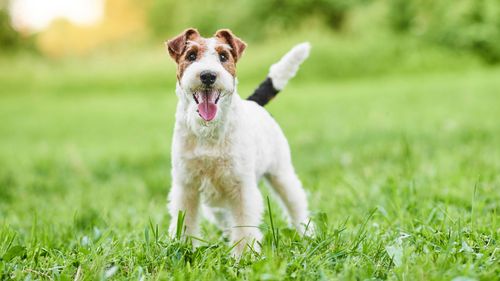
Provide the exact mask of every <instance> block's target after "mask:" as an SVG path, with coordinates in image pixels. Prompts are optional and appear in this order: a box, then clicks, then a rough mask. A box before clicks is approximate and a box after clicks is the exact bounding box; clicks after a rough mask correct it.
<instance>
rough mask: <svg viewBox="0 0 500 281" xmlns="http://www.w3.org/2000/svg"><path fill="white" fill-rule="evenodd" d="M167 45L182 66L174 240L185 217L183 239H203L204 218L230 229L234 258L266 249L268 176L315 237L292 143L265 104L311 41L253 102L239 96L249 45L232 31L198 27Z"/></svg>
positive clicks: (297, 221) (299, 224) (284, 62)
mask: <svg viewBox="0 0 500 281" xmlns="http://www.w3.org/2000/svg"><path fill="white" fill-rule="evenodd" d="M165 44H166V47H167V49H168V52H169V54H170V56H171V57H172V58H173V59H174V60H175V62H176V63H177V84H176V94H177V96H178V103H177V111H176V113H175V117H176V121H175V128H174V135H173V141H172V187H171V190H170V194H169V203H168V209H169V212H170V216H171V222H170V228H169V233H170V235H172V236H174V235H175V234H176V233H177V231H178V230H177V220H178V215H179V214H180V212H182V213H183V214H184V229H183V235H188V236H196V235H197V231H198V219H199V215H200V213H202V214H203V215H204V217H206V218H207V219H208V220H210V221H212V222H214V223H215V224H216V225H218V226H219V227H220V228H221V229H223V230H224V231H227V232H229V236H230V240H231V243H233V244H234V245H235V247H234V248H233V254H234V255H236V256H240V255H241V254H242V253H243V252H244V250H245V248H246V247H247V246H253V249H254V250H257V251H258V250H259V249H260V241H261V239H262V233H261V231H260V230H259V225H260V223H261V221H262V215H263V212H264V202H263V198H262V195H261V193H260V191H259V188H258V183H259V180H260V179H261V178H265V179H266V180H267V181H268V183H269V184H270V186H271V187H272V190H273V191H274V192H275V193H276V194H277V195H278V196H279V198H280V199H281V200H280V201H281V202H282V203H283V206H284V207H285V209H286V213H287V214H288V217H289V219H290V221H291V222H292V224H293V225H294V226H295V227H296V228H297V230H298V231H299V232H300V233H301V234H304V233H305V234H310V233H311V232H312V226H309V223H310V220H309V212H308V207H307V198H306V193H305V192H304V189H303V188H302V184H301V182H300V180H299V178H298V177H297V175H296V173H295V171H294V168H293V165H292V161H291V156H290V148H289V145H288V142H287V140H286V138H285V135H284V134H283V132H282V130H281V129H280V127H279V125H278V124H277V123H276V121H275V120H274V119H273V118H272V117H271V115H270V114H269V113H268V112H267V111H266V110H265V109H264V107H263V106H264V105H265V104H266V103H267V102H269V100H270V99H271V98H273V97H274V96H275V95H276V94H277V93H278V92H279V91H280V90H282V89H283V88H284V87H285V85H286V84H287V82H288V80H289V79H290V78H292V77H293V76H295V73H296V72H297V70H298V67H299V65H300V64H301V63H302V62H303V61H304V60H305V59H306V58H307V56H308V55H309V49H310V46H309V44H308V43H302V44H299V45H297V46H295V47H294V48H293V49H292V50H291V51H289V52H288V53H287V54H286V55H285V56H283V58H281V60H280V61H279V62H277V63H275V64H274V65H272V66H271V68H270V71H269V74H268V77H267V79H266V80H265V81H264V82H263V83H262V84H261V85H260V86H259V87H258V88H257V90H255V92H254V93H253V94H252V95H251V96H250V97H248V99H247V100H244V99H242V98H241V97H240V96H239V95H238V93H237V91H236V85H237V78H236V63H237V62H238V61H239V59H240V58H241V55H242V54H243V51H244V50H245V48H246V46H247V45H246V44H245V42H243V41H242V40H241V39H239V38H238V37H236V36H235V35H233V34H232V32H231V31H230V30H227V29H222V30H219V31H217V32H216V33H215V35H214V36H213V37H211V38H204V37H202V36H201V35H200V33H199V32H198V31H197V30H196V29H192V28H190V29H187V30H185V31H184V32H182V33H181V34H180V35H178V36H176V37H174V38H173V39H171V40H168V41H167V42H166V43H165ZM254 242H257V243H254Z"/></svg>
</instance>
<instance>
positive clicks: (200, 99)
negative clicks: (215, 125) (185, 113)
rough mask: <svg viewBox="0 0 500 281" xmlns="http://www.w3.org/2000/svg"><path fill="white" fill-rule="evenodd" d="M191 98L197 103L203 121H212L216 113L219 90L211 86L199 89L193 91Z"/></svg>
mask: <svg viewBox="0 0 500 281" xmlns="http://www.w3.org/2000/svg"><path fill="white" fill-rule="evenodd" d="M193 99H194V101H195V102H196V104H197V105H198V114H200V117H201V118H203V120H205V121H212V120H213V119H214V118H215V114H216V113H217V102H219V99H220V91H218V90H216V89H211V88H206V89H199V90H197V91H195V92H194V93H193Z"/></svg>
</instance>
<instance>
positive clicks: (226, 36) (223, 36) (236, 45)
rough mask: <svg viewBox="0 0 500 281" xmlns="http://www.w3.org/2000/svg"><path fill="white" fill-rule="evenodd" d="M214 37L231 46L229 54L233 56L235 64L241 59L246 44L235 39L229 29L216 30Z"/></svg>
mask: <svg viewBox="0 0 500 281" xmlns="http://www.w3.org/2000/svg"><path fill="white" fill-rule="evenodd" d="M215 37H216V38H218V39H219V40H222V41H223V42H224V43H226V44H228V45H229V46H231V54H232V55H233V58H234V62H237V61H238V60H239V59H240V58H241V55H242V54H243V51H244V50H245V48H246V47H247V44H246V43H245V42H243V40H241V39H240V38H238V37H236V36H235V35H234V34H233V33H232V32H231V30H229V29H219V30H217V32H215Z"/></svg>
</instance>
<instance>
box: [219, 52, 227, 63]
mask: <svg viewBox="0 0 500 281" xmlns="http://www.w3.org/2000/svg"><path fill="white" fill-rule="evenodd" d="M219 59H220V61H221V62H226V61H227V55H226V54H225V53H220V54H219Z"/></svg>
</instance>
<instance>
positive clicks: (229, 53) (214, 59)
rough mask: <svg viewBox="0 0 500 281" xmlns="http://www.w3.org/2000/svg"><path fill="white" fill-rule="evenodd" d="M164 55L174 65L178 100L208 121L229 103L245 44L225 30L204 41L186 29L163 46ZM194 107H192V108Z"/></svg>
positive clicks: (194, 31)
mask: <svg viewBox="0 0 500 281" xmlns="http://www.w3.org/2000/svg"><path fill="white" fill-rule="evenodd" d="M165 44H166V47H167V49H168V53H169V54H170V56H171V57H172V58H173V59H174V60H175V62H176V63H177V81H178V85H179V86H180V87H181V89H182V92H183V95H186V97H182V98H185V99H187V100H188V102H190V103H192V104H193V106H190V108H193V109H195V110H197V111H198V114H199V116H200V117H201V118H202V119H203V120H205V121H212V120H213V119H214V118H216V116H217V109H218V107H219V106H220V105H221V104H223V103H226V104H227V103H229V102H230V98H231V95H232V94H233V92H234V90H235V84H236V62H237V61H238V60H239V59H240V57H241V55H242V53H243V51H244V50H245V47H246V44H245V42H243V41H242V40H241V39H239V38H238V37H236V36H234V35H233V33H232V32H231V31H230V30H228V29H221V30H218V31H217V32H216V33H215V35H214V36H213V37H211V38H204V37H202V36H201V35H200V33H199V32H198V31H197V30H196V29H193V28H189V29H187V30H185V31H184V32H182V33H181V34H179V35H178V36H176V37H174V38H172V39H170V40H168V41H167V42H166V43H165ZM194 105H195V106H194Z"/></svg>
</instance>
